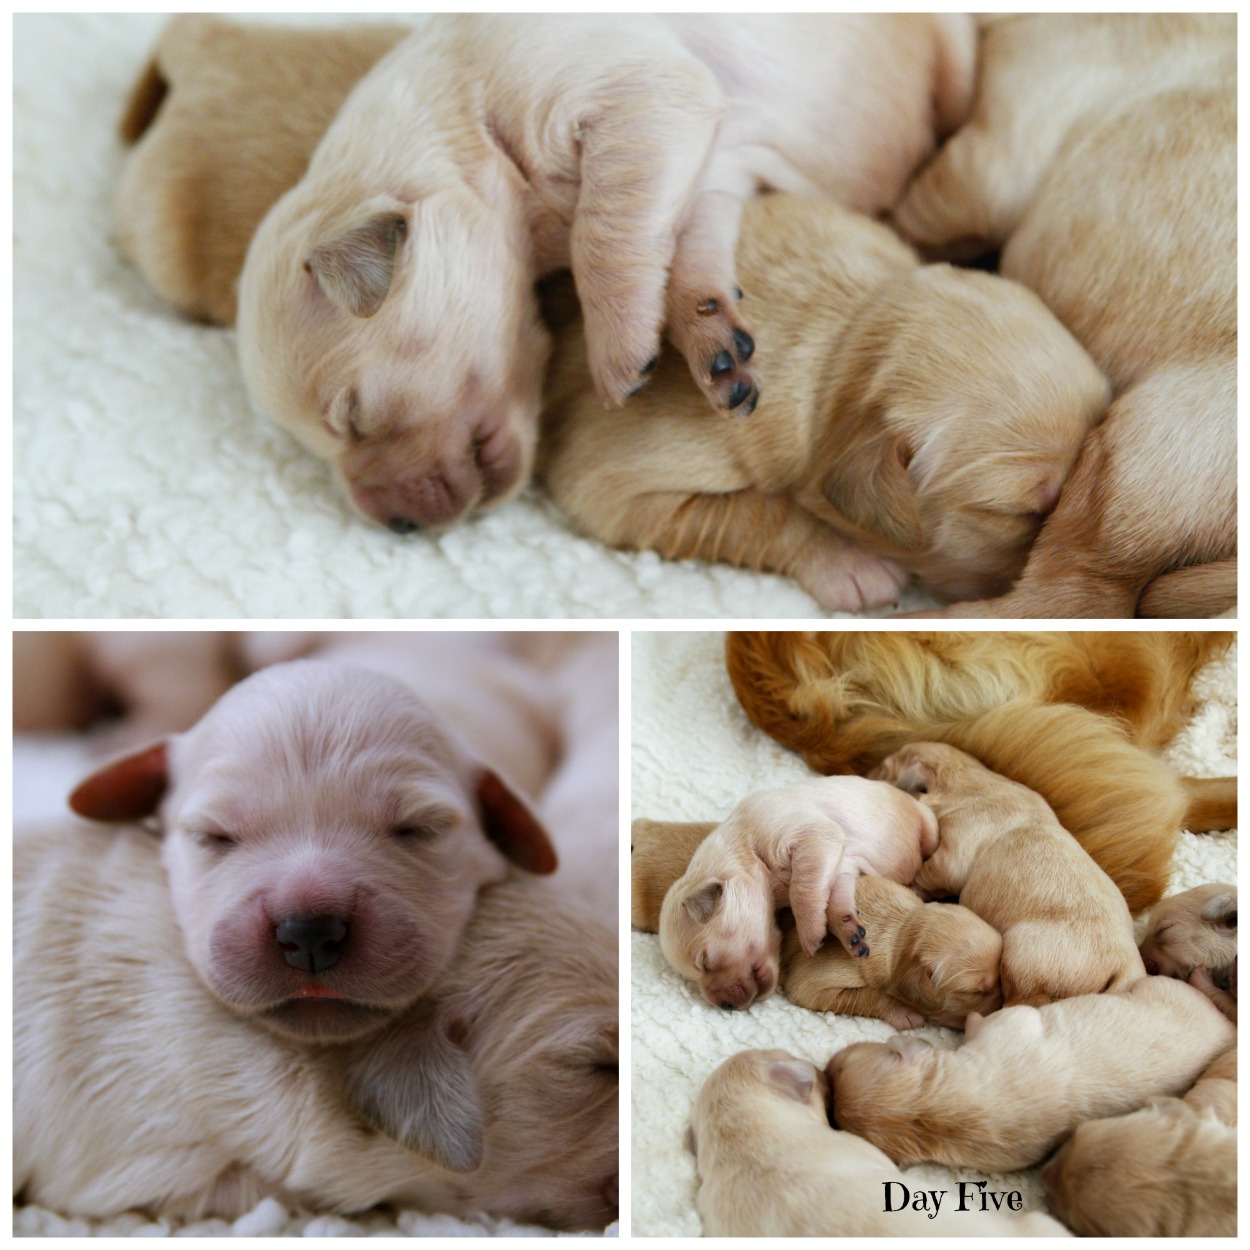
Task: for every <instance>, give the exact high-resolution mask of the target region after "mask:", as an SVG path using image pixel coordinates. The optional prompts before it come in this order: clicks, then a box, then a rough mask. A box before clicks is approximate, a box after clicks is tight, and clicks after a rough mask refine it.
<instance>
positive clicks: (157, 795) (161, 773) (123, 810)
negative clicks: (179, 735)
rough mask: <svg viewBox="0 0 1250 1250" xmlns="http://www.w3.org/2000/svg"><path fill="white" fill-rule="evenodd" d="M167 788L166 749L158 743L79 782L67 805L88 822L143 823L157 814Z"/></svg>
mask: <svg viewBox="0 0 1250 1250" xmlns="http://www.w3.org/2000/svg"><path fill="white" fill-rule="evenodd" d="M168 788H169V751H168V746H167V744H166V743H164V742H158V743H157V744H156V745H155V746H150V747H147V748H146V749H144V750H142V751H138V752H136V753H135V754H134V755H126V756H123V757H122V758H121V759H119V760H114V761H113V762H112V763H110V764H105V765H104V767H103V768H101V769H98V770H97V771H96V772H94V773H92V774H91V776H90V777H88V778H86V779H85V780H84V781H80V782H79V783H78V786H77V788H76V789H75V790H74V792H73V794H71V795H70V796H69V805H70V807H71V809H72V810H73V811H75V812H77V813H78V815H79V816H86V817H87V818H88V819H89V820H107V821H122V820H142V819H143V817H145V816H151V815H152V814H153V813H154V812H155V811H156V809H157V808H158V807H159V806H160V802H161V799H162V798H163V797H164V795H165V791H166V790H167V789H168Z"/></svg>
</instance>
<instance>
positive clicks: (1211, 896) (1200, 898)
mask: <svg viewBox="0 0 1250 1250" xmlns="http://www.w3.org/2000/svg"><path fill="white" fill-rule="evenodd" d="M1141 956H1142V961H1143V962H1144V963H1145V965H1146V971H1147V972H1149V973H1150V974H1151V975H1152V976H1154V975H1160V976H1165V977H1179V978H1180V979H1181V980H1186V979H1188V977H1189V974H1190V973H1191V972H1193V970H1194V969H1195V968H1209V969H1211V970H1213V971H1214V970H1217V969H1223V968H1227V967H1228V966H1229V965H1230V964H1231V963H1232V962H1233V960H1234V959H1236V957H1237V887H1236V886H1235V885H1200V886H1198V887H1197V888H1196V889H1193V890H1186V891H1185V892H1184V893H1183V894H1175V895H1173V896H1172V897H1171V898H1165V899H1164V900H1163V901H1162V902H1161V903H1159V904H1158V905H1157V906H1156V907H1155V909H1154V911H1152V912H1151V913H1150V921H1149V924H1148V926H1147V929H1146V937H1145V939H1144V940H1143V941H1142V944H1141Z"/></svg>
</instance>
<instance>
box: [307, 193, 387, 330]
mask: <svg viewBox="0 0 1250 1250" xmlns="http://www.w3.org/2000/svg"><path fill="white" fill-rule="evenodd" d="M407 233H408V221H407V219H406V218H405V217H404V216H403V214H402V213H398V212H395V211H394V210H390V211H387V212H380V213H374V214H373V215H372V216H370V217H367V218H365V220H364V221H362V222H360V223H359V224H357V225H355V226H352V227H350V228H349V229H347V230H345V231H343V233H342V234H337V235H335V236H334V237H333V238H330V239H327V240H326V241H325V242H323V243H319V244H318V245H317V246H316V247H315V248H314V249H313V251H312V254H311V255H310V256H309V257H308V259H307V260H306V261H305V262H304V268H305V269H307V270H308V272H309V273H311V274H312V275H313V276H314V277H315V278H316V279H317V281H318V283H320V285H321V289H322V290H323V291H324V292H325V293H326V295H327V296H328V297H329V298H330V299H332V300H333V301H334V302H335V303H336V304H338V305H339V307H340V308H343V309H345V310H346V311H347V312H349V313H351V315H352V316H353V317H372V316H373V314H374V313H375V312H377V311H378V309H379V308H381V307H382V301H383V300H385V299H386V296H387V293H388V292H389V291H390V289H391V278H392V277H393V275H394V270H395V252H396V249H397V248H398V247H399V244H400V242H401V241H402V239H403V238H404V236H405V235H406V234H407Z"/></svg>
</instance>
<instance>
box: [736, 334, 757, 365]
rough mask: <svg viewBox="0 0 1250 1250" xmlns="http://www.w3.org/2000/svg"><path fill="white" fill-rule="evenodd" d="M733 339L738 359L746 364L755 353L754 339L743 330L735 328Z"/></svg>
mask: <svg viewBox="0 0 1250 1250" xmlns="http://www.w3.org/2000/svg"><path fill="white" fill-rule="evenodd" d="M733 340H734V351H736V352H737V353H738V359H739V361H741V362H742V364H746V362H747V361H748V360H750V359H751V357H752V356H753V355H755V340H754V339H753V338H752V337H751V336H750V335H749V334H748V333H747V332H746V331H745V330H735V331H734V332H733Z"/></svg>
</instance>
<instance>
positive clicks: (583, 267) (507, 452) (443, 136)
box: [238, 14, 975, 532]
mask: <svg viewBox="0 0 1250 1250" xmlns="http://www.w3.org/2000/svg"><path fill="white" fill-rule="evenodd" d="M974 54H975V32H974V30H973V26H972V23H971V20H970V19H969V18H968V17H966V16H962V15H937V16H927V15H893V16H889V15H880V16H878V15H861V16H853V15H812V16H749V15H739V14H733V15H716V14H705V15H694V16H681V15H661V16H644V15H629V16H609V15H598V14H579V15H573V16H570V15H567V14H562V15H558V16H552V15H486V14H458V15H439V16H435V17H432V18H430V19H429V20H428V22H426V23H425V24H424V26H423V27H421V28H420V29H419V30H418V31H417V32H416V33H415V34H413V35H412V36H411V37H410V38H409V39H407V40H405V41H404V42H403V43H401V44H400V45H399V46H398V47H397V48H396V49H395V50H394V51H393V52H392V53H391V54H389V55H388V56H387V57H386V58H385V59H384V60H383V61H382V62H380V63H379V64H378V65H377V66H376V67H375V69H374V70H372V71H371V72H370V73H369V74H368V75H367V76H366V78H365V79H364V80H363V81H362V82H361V83H360V85H359V86H358V87H357V88H356V89H355V90H354V91H353V92H352V94H351V95H350V96H349V97H348V100H347V102H346V104H345V105H344V106H343V108H342V110H341V111H340V112H339V114H338V116H337V118H336V119H335V121H334V123H333V124H332V125H331V127H330V129H329V130H328V132H327V133H326V135H325V138H324V139H323V140H322V142H321V144H320V146H319V147H318V148H317V151H316V153H315V154H314V156H313V158H312V161H311V164H310V165H309V168H308V172H307V173H306V174H305V176H304V178H303V179H302V180H301V181H300V183H299V184H298V185H297V186H296V187H295V188H293V189H292V190H291V191H290V192H288V193H287V195H285V196H284V197H283V199H282V200H281V201H279V203H278V204H277V205H275V207H274V208H273V209H272V211H271V212H270V213H269V215H268V216H267V217H266V219H265V221H264V222H263V223H262V225H261V227H260V229H259V230H258V231H257V234H256V236H255V238H254V239H253V241H252V244H251V247H250V249H249V251H248V255H247V259H246V261H245V264H244V270H243V275H242V279H241V282H240V289H239V318H238V327H239V346H240V358H241V361H242V366H243V374H244V378H245V380H246V382H247V385H248V389H249V391H250V393H251V395H252V398H253V400H254V401H255V403H256V404H257V406H258V407H260V408H261V409H263V410H264V411H266V412H268V413H269V414H270V415H272V416H273V417H274V418H275V419H276V420H277V421H278V422H279V424H281V425H283V426H284V427H285V428H287V429H288V430H290V431H291V432H292V433H293V434H294V435H295V436H296V437H297V438H299V439H300V440H301V441H302V442H303V443H304V444H305V445H306V446H307V447H308V448H309V449H310V450H311V451H312V452H313V453H314V454H316V455H318V456H320V457H322V458H323V459H325V460H328V461H330V462H331V463H333V464H334V465H335V467H336V469H337V470H338V472H339V475H340V476H341V478H342V479H343V481H344V483H345V484H346V486H347V489H348V491H349V493H350V495H351V498H352V500H353V502H354V503H355V505H356V506H357V508H359V509H360V511H361V512H362V513H363V514H364V515H365V516H367V517H370V518H372V519H374V520H376V521H378V522H379V523H381V524H383V525H389V526H390V527H391V528H392V529H394V530H396V531H398V532H407V531H409V530H411V529H413V528H416V527H417V526H444V525H449V524H451V523H452V522H454V521H456V520H458V519H460V518H462V517H464V516H466V515H467V514H469V513H470V512H472V511H474V510H476V509H480V508H486V507H490V506H493V505H496V504H498V503H500V502H502V501H503V500H505V499H507V498H509V497H511V496H512V495H514V494H515V493H516V492H517V490H519V489H520V487H521V485H522V484H523V483H524V482H525V480H526V479H527V477H528V476H529V471H530V467H531V464H532V461H533V456H534V446H535V442H536V438H537V432H538V429H537V427H538V415H539V408H540V398H541V388H542V381H543V372H544V368H545V365H546V362H547V355H548V350H549V338H548V335H547V332H546V331H545V330H544V328H543V326H542V324H541V322H540V320H539V315H538V306H537V302H536V300H535V298H534V295H533V290H532V288H533V284H534V281H535V279H537V278H539V277H541V276H542V275H543V274H546V273H550V272H554V271H556V270H559V269H563V268H571V269H572V272H573V276H574V279H575V280H576V283H577V287H578V293H579V295H580V298H581V301H582V304H583V307H584V311H585V316H586V323H587V352H588V356H589V362H590V371H591V375H592V376H593V379H594V383H595V388H596V390H597V391H598V394H599V396H600V399H601V400H602V401H603V402H605V403H608V404H621V403H623V402H625V400H626V399H628V398H629V397H630V396H631V395H632V394H633V393H634V392H635V391H636V390H637V389H638V388H639V387H640V386H642V385H643V384H644V383H645V382H646V380H647V377H648V375H649V373H650V371H651V370H652V368H653V367H654V363H655V360H656V358H657V356H658V354H659V350H660V340H661V335H662V334H667V337H668V339H669V340H670V342H672V343H673V344H674V346H676V348H677V349H678V351H679V352H680V353H681V354H682V355H683V356H685V357H686V360H687V362H688V365H689V367H690V370H691V372H692V373H693V374H694V377H695V381H696V383H697V385H698V386H699V387H700V389H701V390H702V391H703V392H704V394H705V396H706V397H707V398H708V400H709V401H710V402H711V403H712V404H713V405H714V406H715V407H717V408H719V409H730V410H738V411H744V410H745V409H747V408H748V407H750V406H751V405H752V403H753V397H754V396H756V395H757V394H758V381H757V377H756V375H755V373H754V365H753V363H752V361H751V357H752V354H753V353H754V350H755V345H754V341H753V339H752V336H751V332H750V329H749V327H748V325H747V323H746V322H745V321H744V320H743V318H742V316H741V314H740V312H739V311H738V283H737V278H736V276H735V272H734V263H733V261H734V243H735V240H736V237H737V233H738V223H739V217H740V215H741V212H742V206H743V204H744V203H745V201H746V200H747V199H749V198H750V197H751V196H752V195H754V194H755V193H756V192H757V191H758V190H760V189H762V188H765V187H767V188H771V189H777V190H789V191H798V192H803V193H807V194H820V195H824V196H828V197H831V198H834V199H837V200H840V201H842V202H845V203H847V204H849V205H851V206H853V207H855V208H857V209H859V210H862V211H865V212H868V213H875V212H879V211H881V210H883V209H884V208H886V207H888V206H889V205H890V204H891V203H893V201H894V200H895V198H896V197H897V195H898V193H899V192H900V191H901V189H902V187H903V184H904V182H905V181H906V179H907V177H908V176H909V175H910V174H911V172H912V171H913V170H914V169H915V168H916V167H917V166H918V165H919V164H920V163H921V161H923V160H924V159H925V158H926V157H927V156H928V155H929V154H930V153H931V152H932V151H933V149H934V146H935V144H936V141H937V139H938V137H939V136H940V135H941V134H943V133H946V132H948V131H950V130H952V129H953V128H954V127H955V126H957V125H958V124H959V122H960V121H961V120H962V119H963V116H964V114H965V112H966V109H967V106H968V103H969V100H970V97H971V91H972V76H973V63H974V59H975V55H974ZM640 67H641V68H640Z"/></svg>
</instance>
